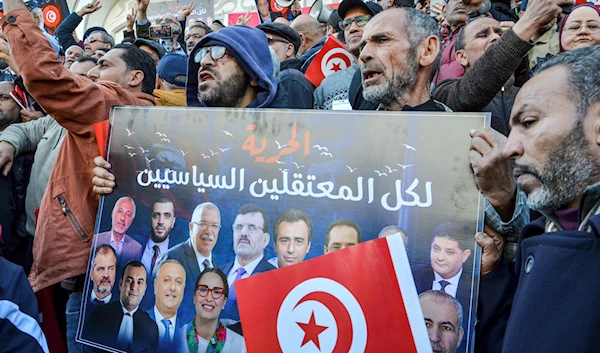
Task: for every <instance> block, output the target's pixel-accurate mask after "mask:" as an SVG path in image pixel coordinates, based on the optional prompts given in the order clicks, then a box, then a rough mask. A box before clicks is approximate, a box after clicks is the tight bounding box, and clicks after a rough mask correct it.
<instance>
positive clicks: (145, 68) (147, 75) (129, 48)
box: [113, 44, 156, 94]
mask: <svg viewBox="0 0 600 353" xmlns="http://www.w3.org/2000/svg"><path fill="white" fill-rule="evenodd" d="M113 49H123V52H122V54H121V59H123V61H125V63H126V64H127V70H141V71H142V72H143V73H144V79H143V81H142V92H144V93H148V94H152V92H153V91H154V87H155V86H156V63H155V62H154V59H152V57H151V56H150V54H148V53H146V52H145V51H143V50H141V49H140V48H138V47H137V46H135V45H128V44H117V45H115V46H114V47H113Z"/></svg>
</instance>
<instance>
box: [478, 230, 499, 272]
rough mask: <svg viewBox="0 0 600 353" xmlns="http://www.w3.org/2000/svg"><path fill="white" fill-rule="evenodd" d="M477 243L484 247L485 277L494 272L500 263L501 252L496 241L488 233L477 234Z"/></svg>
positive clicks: (482, 260)
mask: <svg viewBox="0 0 600 353" xmlns="http://www.w3.org/2000/svg"><path fill="white" fill-rule="evenodd" d="M475 241H477V244H479V246H481V247H482V249H483V250H482V253H481V272H480V273H481V275H482V276H485V275H487V274H488V273H490V272H492V271H493V270H494V269H495V268H496V266H498V263H499V262H500V251H499V250H498V247H497V246H496V243H495V242H494V240H493V239H492V238H491V237H490V236H489V235H487V234H486V233H477V234H475Z"/></svg>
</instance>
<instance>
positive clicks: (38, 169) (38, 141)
mask: <svg viewBox="0 0 600 353" xmlns="http://www.w3.org/2000/svg"><path fill="white" fill-rule="evenodd" d="M64 136H65V128H64V127H62V126H60V125H59V124H58V123H57V122H56V121H55V120H54V119H52V118H51V117H50V116H49V115H46V116H45V117H42V118H39V119H38V120H33V121H30V122H27V123H20V124H12V125H10V126H9V127H8V128H6V130H4V131H3V132H2V135H0V141H6V142H8V143H10V144H11V145H13V146H14V147H15V155H18V154H20V153H25V152H35V156H34V160H33V166H32V168H31V178H30V179H29V186H28V187H27V196H26V198H25V211H26V213H27V225H26V229H27V232H28V233H29V234H35V210H37V209H38V208H40V204H41V202H42V197H43V196H44V192H45V191H46V186H47V185H48V180H49V179H50V173H51V172H52V167H53V166H54V160H55V159H56V155H57V154H58V150H59V149H60V145H61V144H62V141H63V137H64Z"/></svg>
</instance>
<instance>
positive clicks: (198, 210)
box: [192, 202, 221, 222]
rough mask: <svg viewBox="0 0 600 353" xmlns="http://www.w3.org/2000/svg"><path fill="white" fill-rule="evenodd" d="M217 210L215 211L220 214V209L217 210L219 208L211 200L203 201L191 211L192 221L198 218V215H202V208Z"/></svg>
mask: <svg viewBox="0 0 600 353" xmlns="http://www.w3.org/2000/svg"><path fill="white" fill-rule="evenodd" d="M205 209H206V210H217V212H219V215H220V214H221V211H219V208H218V207H217V206H216V205H215V204H214V203H212V202H204V203H201V204H199V205H198V206H196V208H195V209H194V212H193V213H192V222H193V221H194V220H195V219H196V220H200V217H202V212H204V210H205Z"/></svg>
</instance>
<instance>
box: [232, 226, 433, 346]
mask: <svg viewBox="0 0 600 353" xmlns="http://www.w3.org/2000/svg"><path fill="white" fill-rule="evenodd" d="M236 288H237V295H238V297H237V300H238V307H239V310H240V317H241V322H242V329H243V331H244V339H245V341H246V348H247V350H248V352H249V353H264V352H269V353H276V352H282V353H309V352H319V353H336V352H344V353H354V352H361V353H362V352H431V345H430V344H429V339H428V336H427V330H426V327H425V321H424V319H423V314H422V312H421V308H420V305H419V299H418V297H417V292H416V287H415V284H414V281H413V278H412V274H411V271H410V266H409V263H408V258H407V256H406V251H405V249H404V244H403V242H402V238H401V236H400V235H398V236H391V237H387V238H383V239H377V240H373V241H368V242H365V243H362V244H359V245H355V246H352V247H349V248H347V249H344V250H340V251H337V252H334V253H331V254H327V255H324V256H320V257H318V258H315V259H312V260H309V261H306V262H303V263H300V264H297V265H293V266H290V267H285V268H281V269H278V270H276V271H270V272H266V273H263V274H259V275H255V276H251V277H249V278H247V279H244V280H241V281H240V282H236Z"/></svg>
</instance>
